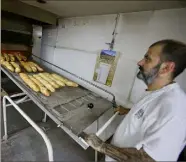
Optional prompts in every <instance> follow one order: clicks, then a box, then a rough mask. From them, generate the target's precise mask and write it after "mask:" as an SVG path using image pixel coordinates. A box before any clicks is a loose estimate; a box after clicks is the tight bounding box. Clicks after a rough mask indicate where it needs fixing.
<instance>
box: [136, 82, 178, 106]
mask: <svg viewBox="0 0 186 162" xmlns="http://www.w3.org/2000/svg"><path fill="white" fill-rule="evenodd" d="M178 87H179V84H178V83H176V82H174V83H172V84H168V85H166V86H164V87H163V88H161V89H158V90H155V91H146V93H145V95H144V97H143V98H142V99H141V100H140V101H139V102H137V103H136V104H135V105H134V107H136V106H137V107H141V106H144V105H145V104H148V103H149V102H151V101H152V100H154V99H155V98H157V97H159V96H160V95H161V94H162V93H164V92H167V91H170V90H172V89H173V88H178Z"/></svg>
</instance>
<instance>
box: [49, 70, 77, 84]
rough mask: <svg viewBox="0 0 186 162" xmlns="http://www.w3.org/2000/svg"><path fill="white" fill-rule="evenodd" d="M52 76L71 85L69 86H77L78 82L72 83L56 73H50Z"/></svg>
mask: <svg viewBox="0 0 186 162" xmlns="http://www.w3.org/2000/svg"><path fill="white" fill-rule="evenodd" d="M52 76H53V77H54V78H55V79H58V80H61V81H62V82H64V83H65V84H66V85H67V86H71V87H78V84H77V83H74V82H72V81H70V80H68V79H66V78H63V77H62V76H60V75H58V74H54V73H53V74H52Z"/></svg>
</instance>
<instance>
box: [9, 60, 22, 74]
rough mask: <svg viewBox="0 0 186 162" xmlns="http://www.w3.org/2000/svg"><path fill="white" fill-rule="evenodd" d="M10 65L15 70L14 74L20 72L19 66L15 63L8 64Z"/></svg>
mask: <svg viewBox="0 0 186 162" xmlns="http://www.w3.org/2000/svg"><path fill="white" fill-rule="evenodd" d="M10 63H11V64H12V66H13V67H14V68H15V72H16V73H20V72H21V68H20V66H19V65H18V64H17V63H15V62H10Z"/></svg>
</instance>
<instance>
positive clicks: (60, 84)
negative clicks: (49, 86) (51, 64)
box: [43, 73, 65, 87]
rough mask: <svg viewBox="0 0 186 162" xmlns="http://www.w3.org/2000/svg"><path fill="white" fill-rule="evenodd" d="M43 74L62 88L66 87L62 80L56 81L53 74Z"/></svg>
mask: <svg viewBox="0 0 186 162" xmlns="http://www.w3.org/2000/svg"><path fill="white" fill-rule="evenodd" d="M43 74H44V75H46V76H47V77H49V78H50V79H51V80H53V81H55V82H56V83H57V84H58V85H59V86H60V87H64V86H65V83H64V82H62V81H61V80H57V79H55V78H54V77H53V76H52V75H51V74H49V73H43Z"/></svg>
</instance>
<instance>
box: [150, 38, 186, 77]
mask: <svg viewBox="0 0 186 162" xmlns="http://www.w3.org/2000/svg"><path fill="white" fill-rule="evenodd" d="M155 45H162V46H163V48H162V54H161V56H160V58H161V61H162V62H166V61H171V62H174V63H175V69H174V72H173V74H172V77H173V79H174V78H175V77H177V76H178V75H179V74H181V73H182V72H183V71H184V69H185V68H186V44H184V43H182V42H179V41H176V40H171V39H165V40H160V41H158V42H155V43H153V44H152V45H151V46H150V47H153V46H155Z"/></svg>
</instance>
